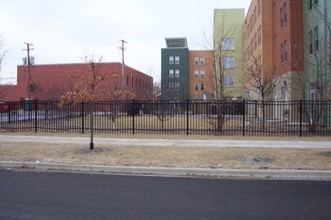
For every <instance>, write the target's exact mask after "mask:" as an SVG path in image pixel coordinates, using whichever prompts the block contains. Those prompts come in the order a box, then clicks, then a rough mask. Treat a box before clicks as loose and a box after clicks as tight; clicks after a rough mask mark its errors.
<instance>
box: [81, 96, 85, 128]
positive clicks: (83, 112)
mask: <svg viewBox="0 0 331 220" xmlns="http://www.w3.org/2000/svg"><path fill="white" fill-rule="evenodd" d="M81 114H82V134H84V132H85V129H84V128H85V120H84V119H85V105H84V101H82V111H81Z"/></svg>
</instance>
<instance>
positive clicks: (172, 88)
mask: <svg viewBox="0 0 331 220" xmlns="http://www.w3.org/2000/svg"><path fill="white" fill-rule="evenodd" d="M169 91H174V83H169Z"/></svg>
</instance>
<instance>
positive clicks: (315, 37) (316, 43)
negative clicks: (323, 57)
mask: <svg viewBox="0 0 331 220" xmlns="http://www.w3.org/2000/svg"><path fill="white" fill-rule="evenodd" d="M314 50H315V53H316V52H318V50H319V40H318V26H316V27H315V28H314Z"/></svg>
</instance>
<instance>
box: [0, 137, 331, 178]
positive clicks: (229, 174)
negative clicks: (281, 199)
mask: <svg viewBox="0 0 331 220" xmlns="http://www.w3.org/2000/svg"><path fill="white" fill-rule="evenodd" d="M0 141H1V142H11V143H15V142H17V143H57V144H85V145H86V143H89V142H90V139H89V138H88V137H67V136H65V137H58V136H57V137H51V136H33V135H31V136H20V135H2V134H0ZM94 142H95V144H96V145H98V144H102V145H109V146H157V147H169V146H174V147H206V148H231V147H243V148H245V147H254V148H255V147H257V148H297V149H331V142H329V141H265V140H263V141H257V140H183V139H181V140H179V139H138V138H132V139H131V138H95V139H94ZM0 167H3V168H7V169H13V168H14V169H22V168H23V169H37V170H51V171H70V172H92V173H110V174H121V175H122V174H133V175H160V176H182V177H183V176H184V177H191V176H194V177H208V178H215V177H216V178H256V179H286V180H287V179H291V180H326V181H331V170H272V169H258V170H253V169H223V168H217V167H216V168H182V167H177V168H169V167H132V166H101V165H88V164H86V165H78V164H62V163H41V162H39V161H35V162H21V161H0Z"/></svg>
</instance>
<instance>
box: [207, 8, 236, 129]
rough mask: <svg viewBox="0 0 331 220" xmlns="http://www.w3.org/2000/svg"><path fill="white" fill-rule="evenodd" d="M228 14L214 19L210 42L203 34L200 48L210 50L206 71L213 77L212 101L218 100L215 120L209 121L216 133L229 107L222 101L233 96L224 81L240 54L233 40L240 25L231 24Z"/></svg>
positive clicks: (222, 123)
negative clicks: (208, 65) (209, 66)
mask: <svg viewBox="0 0 331 220" xmlns="http://www.w3.org/2000/svg"><path fill="white" fill-rule="evenodd" d="M228 13H231V12H230V11H229V12H228V11H224V12H222V14H221V16H219V17H218V20H215V19H214V24H213V26H214V27H213V30H214V31H213V34H212V37H211V38H212V40H210V39H211V38H210V37H209V36H208V34H206V32H204V33H203V35H204V44H203V45H202V46H203V47H204V48H206V49H212V50H211V51H210V53H211V55H210V56H209V57H210V58H209V59H212V60H211V63H212V68H211V69H209V70H208V71H210V75H213V79H214V90H215V92H214V99H216V100H218V102H216V103H215V104H216V106H215V107H216V108H215V109H214V114H216V116H217V120H216V121H215V120H209V121H210V122H211V124H212V126H213V127H214V128H215V130H216V131H217V132H222V131H223V127H224V124H225V121H226V117H225V116H226V114H227V112H229V111H228V108H229V105H228V104H226V103H223V101H224V100H226V99H228V98H230V97H231V96H234V94H233V93H232V92H233V91H234V90H232V87H230V86H229V84H225V79H226V78H227V77H229V76H230V75H229V73H233V71H234V68H236V65H235V62H240V61H239V60H237V61H235V55H237V54H238V53H242V52H241V51H236V49H235V40H238V39H236V32H237V31H239V30H241V24H240V23H238V24H234V23H233V22H231V20H229V17H228ZM215 18H216V16H215ZM240 40H241V39H240ZM237 85H238V84H237ZM232 86H233V88H235V86H236V85H235V84H233V85H232ZM215 111H216V112H215Z"/></svg>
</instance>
